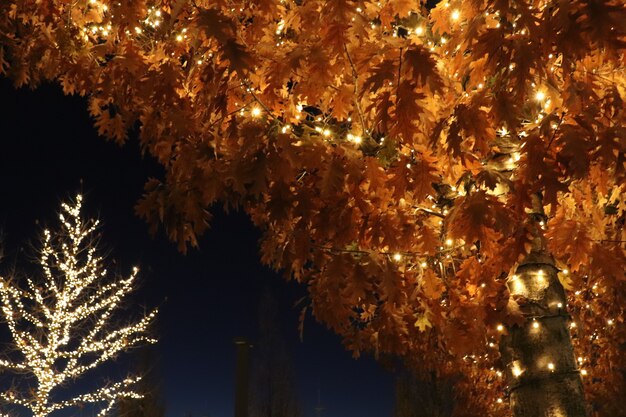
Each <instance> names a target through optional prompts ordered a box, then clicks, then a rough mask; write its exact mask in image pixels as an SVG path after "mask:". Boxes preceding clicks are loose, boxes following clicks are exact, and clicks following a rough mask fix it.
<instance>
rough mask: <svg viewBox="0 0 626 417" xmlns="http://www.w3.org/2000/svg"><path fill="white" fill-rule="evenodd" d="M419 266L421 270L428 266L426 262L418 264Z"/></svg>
mask: <svg viewBox="0 0 626 417" xmlns="http://www.w3.org/2000/svg"><path fill="white" fill-rule="evenodd" d="M420 266H421V267H422V268H426V267H427V266H428V264H427V263H426V262H422V263H421V264H420Z"/></svg>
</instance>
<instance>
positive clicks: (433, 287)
mask: <svg viewBox="0 0 626 417" xmlns="http://www.w3.org/2000/svg"><path fill="white" fill-rule="evenodd" d="M421 282H422V291H423V292H424V295H425V296H426V297H428V298H430V299H432V300H438V299H439V298H440V297H441V294H443V292H444V290H445V288H444V286H443V283H442V282H441V279H440V278H439V277H438V276H437V274H435V272H434V271H433V270H432V269H430V268H428V269H426V270H424V274H423V275H422V280H421Z"/></svg>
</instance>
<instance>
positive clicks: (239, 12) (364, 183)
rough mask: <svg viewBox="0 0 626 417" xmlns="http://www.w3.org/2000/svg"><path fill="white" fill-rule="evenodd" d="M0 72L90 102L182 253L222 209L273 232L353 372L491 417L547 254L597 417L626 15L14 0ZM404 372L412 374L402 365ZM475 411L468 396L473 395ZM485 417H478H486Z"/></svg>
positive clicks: (611, 333) (538, 2)
mask: <svg viewBox="0 0 626 417" xmlns="http://www.w3.org/2000/svg"><path fill="white" fill-rule="evenodd" d="M0 10H2V13H1V14H0V69H1V71H2V72H3V73H4V74H6V76H8V77H11V78H12V79H13V80H14V81H15V84H16V86H23V85H29V86H37V85H38V84H40V83H42V82H46V81H55V82H59V83H60V84H61V86H62V88H63V90H64V91H65V93H67V94H80V95H82V96H85V97H87V100H88V103H89V104H88V105H89V110H90V112H91V114H92V116H93V118H94V120H95V126H96V127H97V129H98V131H99V133H100V134H101V135H103V136H106V137H108V138H110V139H112V140H115V141H117V142H119V143H124V142H125V141H126V140H127V138H128V135H129V132H133V136H134V135H135V134H136V135H137V136H138V138H139V141H140V143H141V146H142V149H143V150H144V152H146V153H147V154H150V155H152V156H154V157H155V158H156V159H157V160H158V161H159V162H160V163H161V164H162V165H163V167H164V168H165V176H164V178H155V179H150V180H149V181H148V183H147V184H146V188H145V195H144V196H143V198H142V200H141V201H140V203H139V204H138V206H137V211H138V213H139V214H140V215H141V216H142V217H144V218H145V219H146V220H147V221H148V223H149V224H150V225H151V226H152V228H153V230H154V231H156V230H157V228H158V227H159V225H163V227H164V229H165V231H166V233H167V235H168V236H169V238H171V239H172V240H174V241H176V242H178V243H179V246H180V248H181V249H182V250H185V249H186V248H187V246H188V245H191V246H195V245H197V237H198V236H199V235H201V234H202V233H204V232H205V231H206V230H207V228H208V227H209V223H210V213H209V211H208V209H209V208H210V207H211V206H212V205H213V204H216V203H221V204H224V205H226V206H227V207H238V208H243V209H244V210H246V212H247V213H249V215H250V217H251V219H252V220H253V221H254V223H255V224H256V225H257V226H258V227H259V228H261V230H263V232H264V234H263V239H262V242H261V255H262V260H263V262H265V263H266V264H269V265H271V266H273V267H274V268H276V269H278V270H283V271H285V273H286V275H287V276H288V277H290V278H293V279H295V280H298V281H299V282H302V283H304V284H306V286H307V288H308V291H309V295H310V305H309V307H310V309H311V311H312V312H313V314H314V315H315V317H316V318H317V319H318V320H320V321H322V322H324V323H326V325H327V326H328V327H329V328H331V329H332V330H334V331H335V332H337V333H339V334H340V335H342V336H343V338H344V341H345V345H346V346H347V347H348V348H349V349H351V350H353V351H354V352H355V353H357V354H358V353H359V352H361V351H374V352H376V353H382V352H389V353H394V354H399V355H403V356H405V357H411V358H414V360H413V362H420V363H421V364H422V365H423V366H427V365H428V366H436V367H437V368H438V369H439V371H441V372H447V371H458V370H459V369H461V370H463V371H464V372H465V373H466V374H467V375H469V376H470V377H471V384H468V385H467V386H466V387H465V392H466V393H467V394H468V398H471V399H472V401H473V402H474V403H475V406H476V407H485V409H487V408H488V409H489V411H488V412H485V413H486V414H489V415H492V416H496V415H498V413H505V412H506V408H505V405H503V404H501V400H497V399H499V398H500V395H501V391H500V390H501V388H502V386H503V382H502V380H501V379H500V378H499V374H500V371H499V370H498V369H500V368H501V364H500V363H499V357H500V356H499V355H500V354H499V352H498V347H497V345H498V340H499V338H500V336H501V334H502V326H503V325H504V326H509V325H513V324H515V323H519V322H520V321H521V320H524V318H523V317H521V314H516V312H519V308H518V304H519V303H521V302H523V300H520V299H519V298H516V297H511V296H510V290H509V287H508V286H507V282H508V281H509V279H510V276H511V274H512V273H513V272H512V271H514V270H515V268H516V266H517V263H518V262H519V261H520V260H521V259H523V258H524V256H525V255H526V254H527V253H528V252H529V251H530V250H531V249H532V247H533V245H539V246H541V247H543V248H545V249H547V250H549V251H550V252H551V253H552V254H553V255H554V257H555V258H556V261H557V266H558V268H559V270H560V273H559V278H560V280H561V282H562V284H563V285H564V286H565V287H566V289H567V290H568V295H569V299H568V303H569V313H570V314H571V315H572V319H573V320H572V326H573V327H572V332H573V336H574V344H575V348H576V354H577V355H580V360H579V362H580V366H581V367H582V368H583V370H584V372H583V375H584V374H585V373H590V374H593V378H584V379H583V380H584V383H585V385H586V389H587V392H588V394H589V397H590V399H591V400H592V403H593V404H594V405H596V406H597V407H596V409H597V410H600V411H602V412H603V413H609V414H606V415H610V411H607V407H606V405H607V404H608V403H610V402H611V401H612V400H611V399H612V398H614V397H615V395H616V393H617V392H618V391H617V390H619V387H620V386H621V385H620V384H621V379H622V376H621V374H620V372H618V371H617V369H624V367H625V365H624V363H623V362H624V356H625V355H623V354H622V352H621V351H620V344H622V343H624V342H625V341H626V333H625V329H624V326H623V321H624V302H623V300H624V290H625V286H624V285H625V284H624V281H625V274H624V271H625V267H626V254H625V249H624V241H626V230H625V228H624V222H625V218H626V201H625V199H624V196H623V192H624V184H625V176H626V160H625V156H626V130H625V128H624V121H625V117H626V111H625V109H624V102H623V100H624V97H625V95H626V77H625V75H626V74H625V69H624V63H625V55H624V52H625V48H626V6H625V5H624V4H623V2H620V1H617V0H574V1H556V0H555V1H545V0H527V1H524V0H522V1H508V0H471V1H455V0H448V1H441V2H438V3H436V5H435V4H426V3H425V2H420V1H416V0H389V1H368V0H359V1H351V0H293V1H292V0H260V1H255V2H249V1H243V0H215V1H208V0H196V1H185V0H172V1H167V0H163V1H158V0H155V1H153V2H148V1H145V0H138V1H133V2H117V1H108V0H81V1H77V2H65V1H61V0H51V1H47V2H36V1H33V0H11V1H7V2H3V4H2V5H0ZM415 358H419V361H418V360H415ZM470 393H471V395H470ZM485 413H483V415H485Z"/></svg>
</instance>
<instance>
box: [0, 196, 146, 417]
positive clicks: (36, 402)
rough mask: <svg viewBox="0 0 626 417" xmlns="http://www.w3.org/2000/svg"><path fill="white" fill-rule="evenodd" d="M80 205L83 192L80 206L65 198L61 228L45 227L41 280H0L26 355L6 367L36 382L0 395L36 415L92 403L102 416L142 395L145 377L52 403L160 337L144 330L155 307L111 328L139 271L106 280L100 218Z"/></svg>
mask: <svg viewBox="0 0 626 417" xmlns="http://www.w3.org/2000/svg"><path fill="white" fill-rule="evenodd" d="M81 206H82V198H81V196H80V195H79V196H77V198H76V203H75V204H74V205H68V204H63V205H62V212H61V214H60V215H59V218H60V220H61V228H60V231H59V232H58V233H54V234H53V233H51V232H50V231H48V230H46V231H44V236H43V247H42V249H41V251H40V257H39V263H40V265H41V267H42V269H43V276H42V278H41V279H39V280H35V279H28V280H27V283H26V284H27V285H25V286H18V285H17V284H16V282H15V281H14V280H5V279H0V300H1V301H2V309H1V311H2V316H3V319H4V320H5V321H6V323H7V325H8V327H9V330H10V332H11V336H12V340H13V343H14V345H15V348H16V350H17V351H19V352H20V353H21V356H22V357H21V359H20V361H8V360H0V366H2V367H4V368H5V369H9V370H13V371H16V372H20V373H24V374H27V375H32V376H33V377H34V379H35V380H36V385H35V386H33V388H32V389H31V390H29V391H26V392H24V393H21V394H20V395H18V394H16V393H15V392H13V391H6V392H3V393H0V398H1V399H2V400H3V401H4V402H6V403H9V404H15V405H21V406H23V407H25V408H28V409H30V411H31V412H32V414H33V416H34V417H46V416H49V415H50V414H51V413H53V412H55V411H57V410H62V409H68V408H73V407H83V406H85V405H88V404H91V405H93V406H94V407H96V408H97V409H98V410H99V411H98V414H97V417H104V416H106V415H108V414H109V412H110V411H111V409H112V408H113V407H114V405H115V403H116V402H117V401H118V400H120V399H122V398H141V395H140V394H139V393H137V392H136V391H134V390H133V389H132V386H133V384H135V383H136V382H137V381H138V380H139V379H140V377H133V378H127V379H124V380H123V381H120V382H117V383H114V384H110V385H107V386H105V387H102V388H99V389H96V390H95V391H93V392H90V393H86V394H81V395H77V396H75V397H73V398H70V399H66V400H64V401H59V402H53V400H52V399H51V398H50V393H51V391H52V390H53V389H55V388H57V387H59V386H61V385H65V384H67V383H68V382H69V381H72V380H75V379H77V378H79V377H81V376H83V375H84V373H85V372H86V371H88V370H90V369H93V368H95V367H97V366H98V365H100V364H101V363H103V362H105V361H107V360H109V359H111V358H113V357H115V356H116V355H117V354H118V353H120V352H121V351H123V350H125V349H127V348H129V347H132V346H135V345H137V344H140V343H154V342H155V340H154V339H151V338H149V337H147V336H146V330H147V328H148V325H149V324H150V323H151V322H152V321H153V320H154V318H155V316H156V314H157V312H156V310H154V311H152V312H150V313H149V314H147V315H146V316H144V317H143V318H142V319H140V320H139V321H138V322H136V323H134V324H130V325H127V326H125V327H119V328H115V327H114V326H113V322H112V319H111V318H112V315H113V313H114V312H115V309H116V307H118V306H119V305H120V303H121V302H122V299H123V298H124V297H125V296H126V295H128V293H129V292H130V291H131V290H132V283H133V282H134V280H135V278H136V276H137V273H138V271H139V270H138V269H137V268H134V269H133V271H132V273H131V274H130V276H129V277H128V278H126V279H113V280H111V279H108V278H107V273H106V269H105V268H104V267H103V258H102V257H100V256H98V255H97V253H96V252H97V248H96V247H95V246H94V239H93V233H94V231H95V229H96V228H97V227H98V222H97V221H85V220H83V219H82V218H81V216H80V211H81ZM22 287H26V288H22ZM42 335H43V337H42ZM59 362H62V363H65V365H64V366H59V365H58V364H59Z"/></svg>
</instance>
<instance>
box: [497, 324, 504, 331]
mask: <svg viewBox="0 0 626 417" xmlns="http://www.w3.org/2000/svg"><path fill="white" fill-rule="evenodd" d="M496 329H498V331H499V332H501V331H503V330H504V326H503V325H501V324H498V326H497V327H496Z"/></svg>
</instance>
